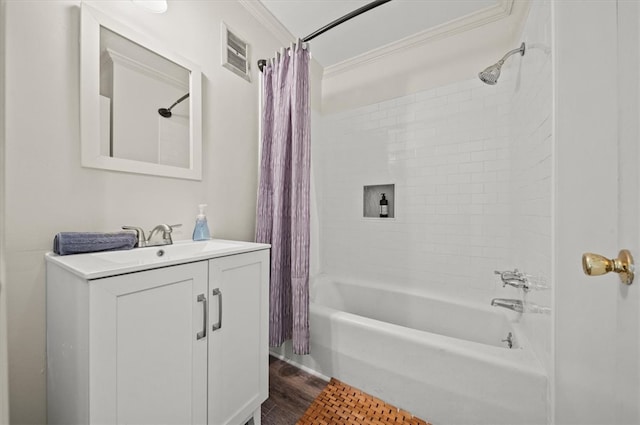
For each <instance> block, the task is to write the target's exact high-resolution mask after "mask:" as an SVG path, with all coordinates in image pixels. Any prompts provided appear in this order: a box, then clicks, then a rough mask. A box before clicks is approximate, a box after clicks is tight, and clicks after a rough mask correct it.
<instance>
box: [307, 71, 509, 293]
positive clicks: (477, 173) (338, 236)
mask: <svg viewBox="0 0 640 425" xmlns="http://www.w3.org/2000/svg"><path fill="white" fill-rule="evenodd" d="M512 97H513V85H512V84H510V83H509V81H508V80H507V79H505V80H504V81H501V82H500V84H499V85H496V86H488V85H485V84H483V83H482V82H480V81H479V80H478V79H473V80H469V81H463V82H460V83H456V84H451V85H448V86H444V87H440V88H437V89H432V90H427V91H423V92H419V93H415V94H412V95H408V96H405V97H402V98H398V99H393V100H390V101H386V102H382V103H378V104H373V105H369V106H366V107H361V108H358V109H355V110H349V111H346V112H341V113H337V114H333V115H328V116H326V117H325V118H324V120H323V137H322V143H321V147H319V148H318V151H317V152H316V157H315V159H314V161H316V163H317V161H320V162H321V164H322V166H321V167H320V168H321V170H320V171H319V173H318V174H319V175H320V182H321V183H320V185H321V186H322V187H321V190H320V191H319V193H320V194H321V195H322V196H323V199H322V200H321V202H319V205H320V206H321V214H322V220H321V234H322V241H321V257H322V264H323V267H322V269H323V271H324V272H326V273H330V274H337V275H341V276H346V277H355V278H364V279H373V280H376V281H384V282H388V283H389V284H390V285H409V286H413V287H426V288H428V289H430V290H437V291H443V292H448V293H452V294H456V295H464V296H467V297H471V298H476V299H482V301H483V302H485V301H486V297H487V295H488V294H492V293H493V291H494V288H495V277H494V275H493V271H494V270H495V269H500V268H505V267H507V266H509V265H510V264H509V263H508V262H507V261H506V259H507V258H509V244H510V228H509V216H510V212H511V195H510V189H511V188H510V184H509V179H510V173H511V167H510V159H509V155H510V138H509V130H510V125H509V119H510V109H511V101H512ZM377 184H395V188H396V190H395V192H396V193H395V202H396V205H394V210H395V218H394V219H365V218H363V217H362V199H363V197H362V190H363V186H366V185H377Z"/></svg>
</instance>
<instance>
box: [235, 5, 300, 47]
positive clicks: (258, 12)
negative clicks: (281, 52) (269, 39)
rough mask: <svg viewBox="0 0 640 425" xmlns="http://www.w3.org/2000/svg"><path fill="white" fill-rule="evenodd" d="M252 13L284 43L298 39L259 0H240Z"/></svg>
mask: <svg viewBox="0 0 640 425" xmlns="http://www.w3.org/2000/svg"><path fill="white" fill-rule="evenodd" d="M238 3H240V4H241V5H242V6H243V7H244V8H245V9H246V10H247V11H248V12H249V13H250V14H252V15H253V17H254V18H256V19H257V20H258V21H259V22H260V23H262V24H263V25H264V26H265V27H266V28H267V29H268V30H269V31H270V32H271V33H272V34H273V35H275V36H276V38H277V39H278V41H280V43H282V44H283V45H285V46H286V45H288V44H289V43H291V42H295V41H296V37H295V36H294V35H293V34H291V33H290V32H289V30H288V29H287V28H286V27H285V26H284V25H282V23H281V22H280V21H279V20H278V19H276V17H275V16H273V14H272V13H271V12H270V11H269V9H267V8H266V7H265V6H264V5H263V4H262V2H261V1H259V0H238Z"/></svg>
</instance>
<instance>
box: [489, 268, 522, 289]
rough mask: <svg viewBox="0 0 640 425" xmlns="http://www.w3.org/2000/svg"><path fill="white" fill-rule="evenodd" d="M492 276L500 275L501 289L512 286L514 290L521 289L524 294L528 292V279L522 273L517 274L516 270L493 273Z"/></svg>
mask: <svg viewBox="0 0 640 425" xmlns="http://www.w3.org/2000/svg"><path fill="white" fill-rule="evenodd" d="M494 274H497V275H500V280H502V287H503V288H504V287H505V286H507V285H509V286H513V287H514V288H518V289H522V290H523V291H524V292H528V291H529V289H531V288H530V286H529V279H527V275H525V274H524V273H522V272H519V271H518V269H514V270H513V271H509V270H507V271H502V272H501V271H498V270H496V271H494Z"/></svg>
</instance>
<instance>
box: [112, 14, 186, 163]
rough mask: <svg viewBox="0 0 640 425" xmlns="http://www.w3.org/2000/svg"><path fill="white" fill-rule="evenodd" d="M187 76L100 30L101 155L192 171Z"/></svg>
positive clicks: (132, 45) (141, 48) (181, 70)
mask: <svg viewBox="0 0 640 425" xmlns="http://www.w3.org/2000/svg"><path fill="white" fill-rule="evenodd" d="M188 92H189V71H188V70H187V69H185V68H183V67H181V66H180V65H177V64H175V63H173V62H171V61H169V60H168V59H165V58H163V57H162V56H160V55H158V54H156V53H154V52H152V51H150V50H148V49H145V48H144V47H142V46H140V45H138V44H136V43H133V42H132V41H130V40H127V39H126V38H124V37H122V36H120V35H118V34H116V33H114V32H113V31H110V30H108V29H107V28H104V27H103V26H100V105H101V108H100V114H101V116H102V117H103V118H102V120H101V121H102V122H103V123H104V124H107V123H108V125H105V126H104V128H103V129H102V132H101V139H102V140H101V146H102V147H103V148H102V149H101V152H102V153H103V154H106V155H109V156H111V157H116V158H126V159H133V160H136V161H144V162H153V163H157V164H165V165H173V166H176V167H188V166H189V102H181V103H180V104H176V106H174V107H173V108H172V109H171V112H170V114H168V113H165V114H164V115H163V114H161V113H159V112H158V110H159V109H160V110H168V109H167V108H162V106H165V105H166V106H168V105H170V104H172V103H173V102H174V100H176V99H178V98H182V97H183V96H184V94H185V93H188Z"/></svg>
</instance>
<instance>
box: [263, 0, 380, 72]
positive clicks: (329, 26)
mask: <svg viewBox="0 0 640 425" xmlns="http://www.w3.org/2000/svg"><path fill="white" fill-rule="evenodd" d="M390 1H391V0H375V1H372V2H371V3H367V4H365V5H364V6H362V7H360V8H358V9H356V10H354V11H353V12H349V13H347V14H346V15H344V16H343V17H341V18H338V19H336V20H335V21H333V22H331V23H329V24H327V25H325V26H324V27H322V28H320V29H319V30H316V31H314V32H312V33H311V34H309V35H308V36H306V37H305V38H303V39H302V41H304V42H307V41H311V40H313V39H314V38H316V37H317V36H319V35H320V34H324V33H325V32H327V31H329V30H330V29H332V28H335V27H337V26H338V25H340V24H342V23H344V22H347V21H348V20H349V19H351V18H355V17H356V16H358V15H362V14H363V13H364V12H368V11H369V10H371V9H373V8H376V7H378V6H381V5H383V4H385V3H389V2H390ZM266 64H267V60H266V59H260V60H258V68H259V69H260V71H262V69H263V68H264V67H265V65H266Z"/></svg>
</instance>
